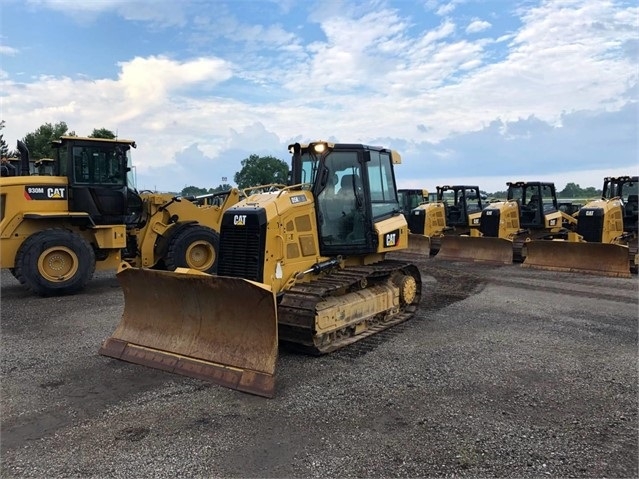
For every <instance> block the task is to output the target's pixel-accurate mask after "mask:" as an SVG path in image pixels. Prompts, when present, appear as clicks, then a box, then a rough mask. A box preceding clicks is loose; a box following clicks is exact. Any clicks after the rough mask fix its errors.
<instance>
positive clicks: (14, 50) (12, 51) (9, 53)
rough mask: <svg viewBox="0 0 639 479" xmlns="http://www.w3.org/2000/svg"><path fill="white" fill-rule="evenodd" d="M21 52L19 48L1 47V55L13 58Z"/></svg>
mask: <svg viewBox="0 0 639 479" xmlns="http://www.w3.org/2000/svg"><path fill="white" fill-rule="evenodd" d="M18 52H19V50H18V49H17V48H13V47H9V46H7V45H0V55H7V56H13V55H16V54H17V53H18Z"/></svg>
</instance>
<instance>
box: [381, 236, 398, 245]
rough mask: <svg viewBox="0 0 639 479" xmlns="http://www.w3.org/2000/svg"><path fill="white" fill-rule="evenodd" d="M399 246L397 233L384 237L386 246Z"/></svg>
mask: <svg viewBox="0 0 639 479" xmlns="http://www.w3.org/2000/svg"><path fill="white" fill-rule="evenodd" d="M396 244H397V233H387V234H386V236H385V237H384V246H385V247H386V248H391V247H392V246H395V245H396Z"/></svg>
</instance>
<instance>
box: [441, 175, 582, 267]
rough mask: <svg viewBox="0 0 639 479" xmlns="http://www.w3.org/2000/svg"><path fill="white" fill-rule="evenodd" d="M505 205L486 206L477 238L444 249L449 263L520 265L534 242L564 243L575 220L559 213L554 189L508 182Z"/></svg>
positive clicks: (540, 184) (459, 240) (546, 185)
mask: <svg viewBox="0 0 639 479" xmlns="http://www.w3.org/2000/svg"><path fill="white" fill-rule="evenodd" d="M507 186H508V192H507V199H506V201H498V202H494V203H490V204H488V205H487V206H486V207H485V208H484V209H483V210H482V211H481V214H480V219H479V234H478V235H477V234H472V235H470V236H460V237H458V238H456V241H455V243H454V245H453V244H451V245H450V246H449V248H448V252H447V255H448V257H449V258H450V259H455V260H467V261H477V262H490V263H502V264H511V263H512V262H513V261H515V262H522V261H523V260H524V258H525V256H526V254H527V250H526V246H527V245H528V244H529V242H530V241H532V240H534V239H542V238H543V239H566V238H567V237H568V234H569V233H570V232H571V230H572V229H573V228H574V227H575V226H576V223H577V220H576V219H575V218H573V217H572V216H570V215H568V214H566V213H564V212H563V211H560V209H559V206H558V203H557V195H556V192H555V185H554V184H553V183H545V182H539V181H530V182H524V181H519V182H509V183H507Z"/></svg>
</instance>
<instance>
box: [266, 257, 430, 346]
mask: <svg viewBox="0 0 639 479" xmlns="http://www.w3.org/2000/svg"><path fill="white" fill-rule="evenodd" d="M404 268H414V269H415V271H418V270H417V267H416V266H415V265H413V264H412V263H409V262H404V261H396V260H384V261H381V262H379V263H376V264H372V265H367V266H356V267H347V268H344V269H339V270H335V271H332V272H330V273H327V274H325V275H323V276H321V277H319V278H318V279H316V280H313V281H311V282H308V283H300V284H297V285H295V286H293V287H292V288H291V289H289V290H288V291H286V292H285V293H284V294H283V296H282V297H281V299H280V302H279V305H278V312H277V314H278V335H279V343H280V344H282V345H283V346H284V347H286V348H287V349H292V350H295V351H297V352H302V353H305V354H311V355H320V354H326V353H329V352H331V351H335V350H336V349H340V348H343V347H344V346H347V345H349V344H351V343H354V342H355V341H359V340H361V339H363V338H366V337H368V336H370V335H372V334H375V333H378V332H380V331H383V330H384V329H387V328H390V327H391V326H394V325H396V324H399V323H401V322H403V321H406V320H407V319H409V318H410V317H411V316H412V315H413V313H414V312H415V310H416V309H417V306H418V304H419V297H420V296H421V281H420V279H419V277H417V278H416V280H417V281H418V285H417V286H418V291H417V294H418V296H417V298H416V300H415V302H413V303H412V304H411V305H408V306H407V307H404V308H403V309H402V310H401V311H400V312H399V313H398V314H396V315H395V316H393V317H391V318H386V319H385V320H383V321H379V322H376V323H373V324H369V327H368V328H367V329H366V330H365V331H363V332H362V333H360V334H357V335H350V334H349V333H348V332H347V331H345V330H342V331H340V332H337V334H335V337H334V339H333V340H332V341H330V342H322V344H321V345H317V344H316V343H315V339H317V338H316V337H315V317H316V306H317V304H318V303H319V302H321V301H322V300H323V299H324V298H326V297H329V296H341V295H344V294H347V293H349V292H351V291H357V290H361V287H360V284H361V283H362V281H365V282H366V283H367V284H368V285H374V284H378V283H380V282H383V281H385V280H387V279H388V278H389V277H390V276H391V275H392V274H393V273H394V272H398V271H400V270H402V269H404ZM351 326H352V325H349V327H348V328H350V327H351ZM345 329H347V328H345ZM329 334H334V333H329Z"/></svg>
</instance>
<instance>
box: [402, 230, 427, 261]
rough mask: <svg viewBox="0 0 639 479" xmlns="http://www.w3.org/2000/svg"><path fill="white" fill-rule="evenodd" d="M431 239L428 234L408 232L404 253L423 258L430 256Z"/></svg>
mask: <svg viewBox="0 0 639 479" xmlns="http://www.w3.org/2000/svg"><path fill="white" fill-rule="evenodd" d="M430 251H431V240H430V236H424V235H420V234H414V233H409V234H408V248H407V249H406V250H404V251H403V252H404V253H408V254H412V255H419V256H423V257H424V258H429V257H430Z"/></svg>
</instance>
